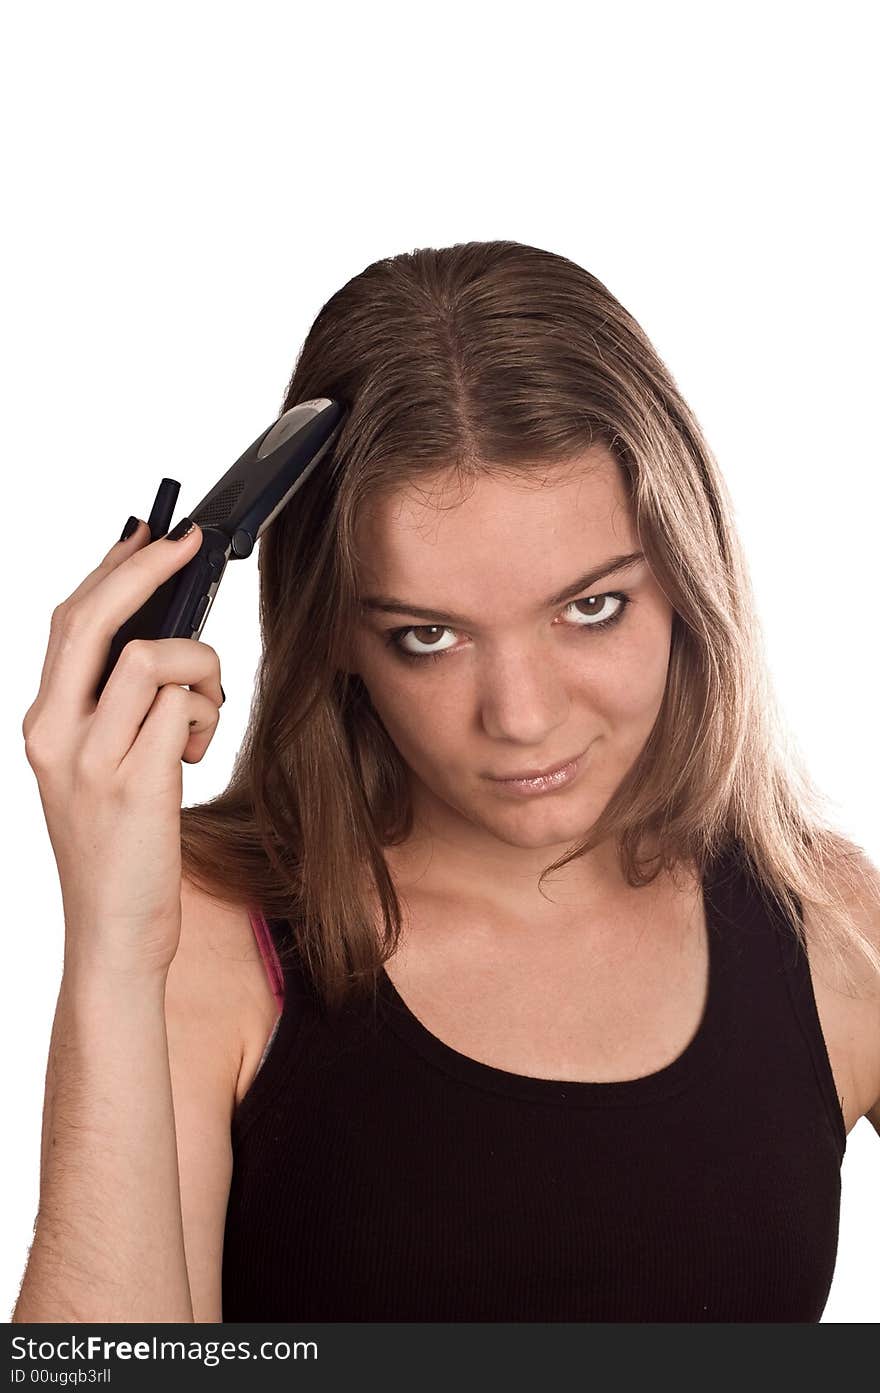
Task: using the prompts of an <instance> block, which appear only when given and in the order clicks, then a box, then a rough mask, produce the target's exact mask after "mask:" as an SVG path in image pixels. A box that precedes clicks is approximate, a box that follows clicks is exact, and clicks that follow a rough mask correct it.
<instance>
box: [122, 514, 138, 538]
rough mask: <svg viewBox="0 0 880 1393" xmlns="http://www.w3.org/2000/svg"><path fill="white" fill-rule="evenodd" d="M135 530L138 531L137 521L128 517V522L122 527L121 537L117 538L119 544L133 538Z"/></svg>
mask: <svg viewBox="0 0 880 1393" xmlns="http://www.w3.org/2000/svg"><path fill="white" fill-rule="evenodd" d="M137 530H138V519H137V518H136V517H133V516H132V517H130V518H129V519H128V522H127V523H126V524H125V526H124V527H123V529H122V536H121V537H120V538H119V540H120V542H127V541H128V539H129V537H133V536H134V534H135V532H137Z"/></svg>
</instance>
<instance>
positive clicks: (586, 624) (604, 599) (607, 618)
mask: <svg viewBox="0 0 880 1393" xmlns="http://www.w3.org/2000/svg"><path fill="white" fill-rule="evenodd" d="M609 601H610V604H609ZM629 602H630V600H629V596H628V595H621V594H618V593H617V592H615V591H612V592H610V593H609V594H607V595H588V596H586V597H585V598H584V599H583V600H572V602H571V604H570V605H569V606H568V608H569V609H572V610H573V609H575V606H580V609H579V611H578V613H579V614H580V616H581V618H580V620H578V621H575V624H574V627H575V628H576V629H604V628H605V626H606V625H609V626H610V625H611V624H616V623H617V621H618V620H619V619H621V618H622V617H623V612H624V610H625V609H626V607H627V605H628V604H629Z"/></svg>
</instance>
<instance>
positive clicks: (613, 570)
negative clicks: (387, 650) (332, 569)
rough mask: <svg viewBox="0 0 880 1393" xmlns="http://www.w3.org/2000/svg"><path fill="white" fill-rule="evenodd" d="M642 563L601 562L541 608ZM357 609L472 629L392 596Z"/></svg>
mask: <svg viewBox="0 0 880 1393" xmlns="http://www.w3.org/2000/svg"><path fill="white" fill-rule="evenodd" d="M644 559H645V554H644V552H641V551H630V552H627V553H626V555H624V556H612V557H610V558H609V560H608V561H603V562H601V564H600V565H598V566H594V567H593V569H592V570H591V571H586V572H585V573H584V574H583V575H582V576H578V578H577V580H575V581H572V583H571V585H567V586H566V587H565V589H564V590H560V591H559V593H558V594H557V595H550V596H549V597H548V598H547V599H546V600H545V601H544V608H545V609H555V607H556V606H557V605H561V604H564V603H565V601H566V600H571V599H573V598H574V596H575V595H577V594H579V593H580V591H581V590H587V589H589V587H590V586H591V585H595V584H596V581H597V580H604V579H605V577H606V576H611V575H616V574H617V572H618V571H625V570H628V569H629V567H630V566H634V565H635V564H636V562H637V561H643V560H644ZM361 608H362V609H365V610H370V611H375V612H378V613H380V614H411V615H414V616H415V617H416V618H417V619H430V620H431V621H432V622H433V621H437V622H439V623H441V624H462V625H464V626H465V627H466V628H470V627H472V626H473V621H472V620H470V619H466V618H465V617H464V616H463V615H461V614H450V613H449V612H448V611H447V612H446V613H443V612H442V611H441V610H437V609H426V608H425V607H424V606H423V605H410V604H407V602H406V601H405V600H398V599H397V598H396V597H395V596H394V595H368V596H366V597H365V598H364V599H362V600H361Z"/></svg>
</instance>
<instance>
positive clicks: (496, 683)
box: [479, 644, 569, 751]
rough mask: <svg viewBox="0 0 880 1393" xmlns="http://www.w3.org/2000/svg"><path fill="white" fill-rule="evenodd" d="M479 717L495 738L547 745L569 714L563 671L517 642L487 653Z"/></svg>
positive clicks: (533, 649) (519, 742)
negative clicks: (493, 652) (502, 650)
mask: <svg viewBox="0 0 880 1393" xmlns="http://www.w3.org/2000/svg"><path fill="white" fill-rule="evenodd" d="M479 703H480V720H481V724H482V727H483V729H484V730H485V732H486V734H487V735H489V736H490V737H491V738H492V739H493V740H506V741H510V742H511V743H512V744H515V745H522V746H523V747H524V748H526V747H529V748H533V749H534V750H536V751H538V750H541V749H543V750H546V749H547V747H548V745H549V743H550V741H549V739H548V737H550V736H552V734H553V732H554V731H555V730H556V729H558V728H559V727H560V726H563V725H564V724H565V722H566V720H567V719H568V713H569V697H568V692H567V689H566V685H565V681H564V680H563V675H562V673H561V672H559V671H558V670H557V668H556V666H555V664H554V663H553V662H552V661H551V660H550V659H549V658H548V656H547V654H546V653H544V652H541V653H538V652H536V650H535V648H534V647H533V646H529V645H527V644H521V645H519V646H518V647H516V648H515V649H513V648H509V649H506V650H505V652H504V653H503V654H501V653H498V654H496V655H495V656H494V658H490V659H489V660H488V661H487V663H486V664H485V665H484V667H483V671H482V677H481V682H480V688H479Z"/></svg>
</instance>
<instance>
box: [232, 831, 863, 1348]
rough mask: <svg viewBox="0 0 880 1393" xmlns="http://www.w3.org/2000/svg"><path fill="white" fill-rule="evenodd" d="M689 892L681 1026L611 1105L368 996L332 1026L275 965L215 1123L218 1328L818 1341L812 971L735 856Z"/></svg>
mask: <svg viewBox="0 0 880 1393" xmlns="http://www.w3.org/2000/svg"><path fill="white" fill-rule="evenodd" d="M703 889H704V899H705V905H706V923H707V932H708V946H709V982H708V992H707V997H706V1000H705V1004H704V1010H703V1016H702V1020H701V1023H700V1025H699V1027H698V1029H697V1031H696V1034H695V1035H694V1036H693V1038H692V1039H691V1041H690V1043H689V1044H688V1045H687V1047H686V1048H685V1049H684V1051H683V1052H682V1053H681V1054H680V1055H679V1056H678V1058H676V1059H675V1060H674V1061H673V1062H672V1063H671V1064H669V1065H667V1066H666V1067H665V1068H662V1069H660V1070H659V1071H658V1072H656V1073H654V1074H649V1075H646V1076H643V1077H641V1078H636V1079H629V1080H625V1081H621V1082H613V1083H588V1082H582V1081H578V1082H564V1081H559V1080H555V1079H543V1078H534V1077H529V1076H526V1075H521V1074H514V1073H510V1072H508V1071H506V1070H503V1069H496V1068H494V1067H492V1066H490V1065H488V1064H484V1063H482V1062H480V1061H477V1060H474V1059H472V1058H470V1057H468V1056H466V1055H464V1054H460V1053H459V1052H458V1051H456V1050H454V1049H452V1048H451V1047H450V1046H448V1045H446V1044H445V1043H443V1042H442V1041H441V1040H440V1039H438V1038H437V1037H436V1036H435V1035H433V1034H431V1033H430V1032H429V1031H428V1030H427V1028H426V1027H425V1026H423V1025H422V1024H421V1023H420V1021H419V1020H418V1019H417V1018H416V1017H415V1016H414V1015H413V1014H412V1012H410V1011H409V1009H408V1008H407V1006H406V1005H405V1003H404V1001H403V999H402V998H401V997H400V995H399V994H398V992H397V990H396V989H395V987H394V985H393V984H392V982H391V979H390V978H389V977H388V976H387V974H386V973H385V972H384V971H383V972H382V974H381V976H380V987H379V1009H378V1012H377V1014H376V1016H375V1018H374V1017H373V1014H372V1009H371V1005H370V1003H369V1002H368V1003H367V1004H361V1005H358V1006H356V1007H353V1008H350V1007H346V1008H345V1009H344V1011H343V1013H342V1015H341V1017H339V1018H337V1019H336V1020H335V1021H334V1022H333V1023H332V1025H331V1024H330V1023H329V1019H328V1018H325V1013H324V1012H323V1011H322V1009H321V1007H320V1003H319V1000H318V998H317V995H316V993H315V991H314V988H313V986H312V984H311V982H310V981H309V980H308V979H307V977H306V975H305V974H304V973H303V972H302V970H301V969H300V968H298V966H297V964H296V963H295V962H294V963H288V965H286V966H285V969H284V992H285V995H284V1005H283V1010H282V1012H281V1015H280V1017H279V1020H278V1023H277V1027H276V1033H275V1036H274V1038H273V1040H272V1042H271V1046H270V1048H269V1049H268V1052H267V1053H266V1054H265V1055H264V1060H263V1063H262V1066H261V1067H260V1069H259V1071H258V1072H257V1074H256V1076H255V1078H254V1080H253V1083H252V1084H251V1087H250V1089H249V1091H248V1093H247V1094H246V1095H245V1097H244V1098H243V1099H242V1100H241V1102H240V1103H239V1105H238V1107H237V1109H236V1111H235V1114H234V1116H233V1120H232V1149H233V1173H232V1183H231V1189H230V1195H229V1205H228V1210H227V1216H226V1231H225V1240H224V1248H223V1319H224V1321H285V1322H287V1321H392V1322H393V1321H639V1322H642V1321H679V1322H681V1321H714V1322H719V1321H723V1322H729V1321H761V1322H765V1321H766V1322H790V1321H809V1322H813V1321H818V1320H819V1318H820V1316H821V1314H822V1311H823V1309H824V1306H825V1303H826V1300H827V1297H828V1291H829V1288H830V1285H831V1279H832V1276H833V1273H834V1265H835V1261H836V1256H837V1239H838V1222H839V1214H840V1166H841V1162H842V1159H843V1155H844V1152H845V1150H846V1130H845V1124H844V1119H843V1115H842V1113H841V1110H840V1106H839V1103H838V1100H837V1095H836V1089H835V1084H834V1078H833V1075H832V1072H831V1065H830V1062H829V1059H828V1054H827V1051H826V1047H825V1041H824V1039H823V1036H822V1030H821V1025H820V1022H819V1017H818V1015H817V1011H816V1003H815V998H814V995H813V988H812V983H811V979H810V972H809V965H808V962H807V959H806V957H805V955H804V952H803V950H802V949H801V947H800V944H799V942H798V940H797V938H796V937H795V935H794V932H793V930H792V929H791V926H790V925H789V924H788V923H787V922H786V921H785V920H784V919H783V918H782V916H781V915H780V914H779V912H778V910H777V909H775V908H774V909H773V910H772V911H771V909H770V908H769V907H768V906H767V905H766V904H765V903H764V901H763V900H762V899H761V898H760V896H759V895H758V892H757V888H756V886H755V885H754V883H753V881H752V880H751V879H750V878H749V877H748V876H747V874H746V872H745V871H744V870H743V869H742V868H741V865H740V864H739V861H738V859H737V858H735V857H734V856H733V854H732V853H728V854H727V856H725V857H722V858H720V859H719V860H718V862H717V863H716V865H715V866H714V867H712V868H711V870H710V872H709V873H708V874H707V875H706V877H705V879H704V884H703ZM269 927H270V929H271V932H272V935H273V939H274V941H275V943H276V944H280V943H281V940H282V938H283V936H284V930H285V928H286V925H285V923H284V921H278V920H275V921H270V924H269ZM285 942H286V939H285Z"/></svg>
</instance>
